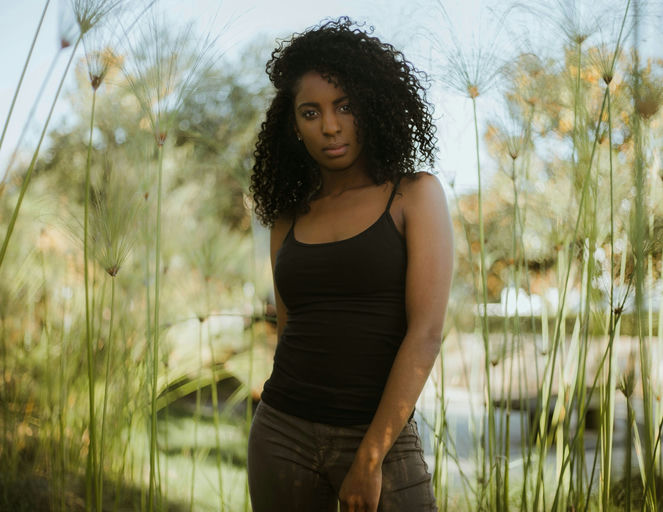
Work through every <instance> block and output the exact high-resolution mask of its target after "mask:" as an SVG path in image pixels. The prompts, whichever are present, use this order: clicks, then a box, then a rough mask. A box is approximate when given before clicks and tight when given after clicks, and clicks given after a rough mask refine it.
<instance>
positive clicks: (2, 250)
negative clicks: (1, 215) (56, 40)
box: [0, 37, 81, 267]
mask: <svg viewBox="0 0 663 512" xmlns="http://www.w3.org/2000/svg"><path fill="white" fill-rule="evenodd" d="M80 42H81V38H80V37H79V38H78V39H77V40H76V44H75V45H74V48H73V50H72V52H71V56H70V57H69V60H68V61H67V66H66V68H65V70H64V73H62V78H61V79H60V83H59V85H58V88H57V91H56V92H55V97H54V98H53V102H52V103H51V109H50V110H49V112H48V117H46V122H45V123H44V127H43V128H42V131H41V135H40V136H39V142H38V143H37V148H36V149H35V151H34V153H33V155H32V160H31V161H30V165H29V166H28V170H27V172H26V174H25V178H23V183H22V184H21V191H20V192H19V195H18V200H17V201H16V206H15V207H14V211H13V212H12V216H11V218H10V220H9V225H8V226H7V232H6V233H5V239H4V241H3V242H2V248H0V267H2V262H3V261H4V260H5V254H6V253H7V247H8V246H9V240H10V238H11V236H12V233H13V232H14V226H15V225H16V219H17V218H18V212H19V210H20V209H21V204H22V203H23V197H24V196H25V191H26V190H27V189H28V185H29V184H30V178H31V177H32V171H33V170H34V168H35V164H36V163H37V157H38V156H39V148H41V143H42V142H43V141H44V136H45V135H46V130H47V129H48V123H49V122H50V121H51V116H52V115H53V110H54V109H55V104H56V103H57V100H58V96H60V91H61V90H62V86H63V84H64V80H65V78H66V77H67V72H68V71H69V66H70V65H71V62H72V60H73V59H74V55H76V49H77V48H78V45H79V44H80Z"/></svg>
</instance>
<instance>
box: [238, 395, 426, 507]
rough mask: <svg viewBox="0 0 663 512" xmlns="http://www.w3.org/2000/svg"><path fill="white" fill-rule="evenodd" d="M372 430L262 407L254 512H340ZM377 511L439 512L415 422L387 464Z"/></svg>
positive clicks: (254, 447) (253, 442) (252, 476)
mask: <svg viewBox="0 0 663 512" xmlns="http://www.w3.org/2000/svg"><path fill="white" fill-rule="evenodd" d="M367 429H368V425H357V426H351V427H336V426H332V425H326V424H323V423H315V422H311V421H307V420H304V419H302V418H298V417H296V416H291V415H289V414H286V413H283V412H280V411H277V410H276V409H274V408H273V407H270V406H269V405H267V404H265V403H264V402H260V403H259V404H258V408H257V409H256V413H255V416H254V418H253V423H252V425H251V432H250V434H249V459H248V473H249V491H250V494H251V504H252V506H253V512H285V511H287V512H336V511H337V507H338V492H339V490H340V487H341V484H342V483H343V479H344V478H345V475H346V474H347V472H348V470H349V469H350V466H351V464H352V461H353V460H354V456H355V453H356V451H357V448H358V447H359V443H361V440H362V439H363V437H364V434H365V433H366V430H367ZM378 511H380V512H397V511H398V512H431V511H437V506H436V505H435V497H434V495H433V488H432V485H431V475H430V474H429V473H428V466H427V465H426V462H425V461H424V456H423V451H422V449H421V440H420V438H419V432H418V431H417V423H416V421H415V420H414V419H411V420H410V421H409V422H408V423H407V424H406V425H405V427H404V428H403V431H402V432H401V433H400V435H399V436H398V438H397V439H396V442H395V443H394V445H393V446H392V448H391V450H390V451H389V453H388V454H387V456H386V457H385V459H384V461H383V463H382V491H381V493H380V503H379V505H378Z"/></svg>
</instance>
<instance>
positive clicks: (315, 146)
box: [294, 71, 364, 172]
mask: <svg viewBox="0 0 663 512" xmlns="http://www.w3.org/2000/svg"><path fill="white" fill-rule="evenodd" d="M294 108H295V131H296V133H297V136H298V137H300V138H301V141H302V143H303V144H304V146H305V147H306V150H307V151H308V152H309V154H310V155H311V157H312V158H313V160H315V161H316V162H317V163H318V164H319V165H320V169H321V170H322V171H331V172H333V171H341V170H350V169H353V168H356V169H357V170H363V169H364V167H363V166H364V161H363V158H362V149H363V146H362V143H361V142H360V140H359V136H358V133H357V126H356V124H355V116H354V114H353V113H352V106H351V105H350V99H349V98H348V96H347V94H346V93H345V91H344V90H343V89H342V88H341V87H339V86H337V85H335V84H333V83H330V82H329V81H328V80H327V78H324V77H323V76H322V75H320V73H318V72H315V71H310V72H308V73H306V74H304V75H302V77H301V79H300V80H299V84H298V88H297V91H296V94H295V101H294Z"/></svg>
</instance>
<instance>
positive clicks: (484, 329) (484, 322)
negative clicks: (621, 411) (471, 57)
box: [472, 97, 497, 503]
mask: <svg viewBox="0 0 663 512" xmlns="http://www.w3.org/2000/svg"><path fill="white" fill-rule="evenodd" d="M472 111H473V114H474V141H475V148H476V156H477V187H478V188H477V196H478V203H479V251H480V254H479V257H480V262H481V291H482V300H483V312H482V314H481V333H482V335H483V348H484V371H485V373H486V384H485V387H486V400H487V407H488V464H489V471H490V473H492V471H493V469H494V468H495V410H494V405H493V400H492V397H491V386H490V346H489V339H488V311H487V308H488V306H487V304H488V286H487V279H486V258H485V254H486V248H485V245H484V224H483V198H482V191H481V161H480V158H479V122H478V119H477V103H476V98H475V97H472ZM484 466H485V460H484ZM483 472H484V484H485V483H486V482H487V481H490V489H491V490H490V498H489V499H490V502H491V503H497V502H496V501H495V499H494V498H495V497H494V492H493V490H492V489H493V486H494V482H493V479H492V477H490V476H489V477H488V479H486V478H485V467H484V470H483Z"/></svg>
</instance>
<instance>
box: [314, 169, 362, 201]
mask: <svg viewBox="0 0 663 512" xmlns="http://www.w3.org/2000/svg"><path fill="white" fill-rule="evenodd" d="M372 185H375V182H374V181H373V178H371V177H370V176H369V175H368V173H366V172H365V171H358V170H356V169H352V170H350V169H348V170H347V171H333V172H330V171H322V186H321V187H320V190H319V191H318V193H317V194H316V198H317V199H321V198H323V197H335V196H340V195H341V194H343V192H346V191H348V190H352V189H357V188H364V187H369V186H372Z"/></svg>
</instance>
